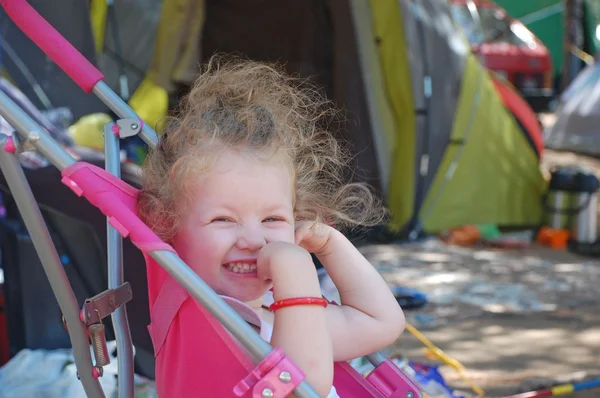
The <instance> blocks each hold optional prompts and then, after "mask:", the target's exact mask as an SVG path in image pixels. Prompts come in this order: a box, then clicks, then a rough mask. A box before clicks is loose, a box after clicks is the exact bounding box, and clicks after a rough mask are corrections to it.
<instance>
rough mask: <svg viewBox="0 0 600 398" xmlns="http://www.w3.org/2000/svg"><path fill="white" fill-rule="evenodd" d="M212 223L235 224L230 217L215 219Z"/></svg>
mask: <svg viewBox="0 0 600 398" xmlns="http://www.w3.org/2000/svg"><path fill="white" fill-rule="evenodd" d="M210 222H234V221H233V219H232V218H229V217H215V218H213V219H212V220H211V221H210Z"/></svg>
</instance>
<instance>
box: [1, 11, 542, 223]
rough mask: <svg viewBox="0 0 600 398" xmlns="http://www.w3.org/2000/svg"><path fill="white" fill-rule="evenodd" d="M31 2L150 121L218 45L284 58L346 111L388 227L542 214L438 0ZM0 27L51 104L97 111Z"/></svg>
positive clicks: (495, 107) (526, 152) (480, 75)
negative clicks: (383, 204) (122, 85)
mask: <svg viewBox="0 0 600 398" xmlns="http://www.w3.org/2000/svg"><path fill="white" fill-rule="evenodd" d="M30 3H31V4H32V5H33V6H34V7H35V8H36V9H38V11H39V12H40V13H41V14H42V15H43V16H44V17H46V18H47V19H48V20H49V21H50V22H51V23H52V24H53V25H54V26H55V27H57V29H58V30H59V31H61V32H63V33H64V34H65V35H66V37H67V39H69V40H71V41H73V42H74V43H75V44H76V45H77V47H78V48H79V49H80V50H81V51H82V52H83V53H84V54H86V56H88V57H89V58H90V59H94V62H96V63H97V64H98V65H99V66H100V67H101V69H102V70H103V71H104V72H105V74H106V81H107V83H108V84H109V85H110V86H112V87H113V88H114V89H115V91H116V92H121V90H120V88H119V81H122V79H120V78H119V76H126V77H127V78H128V90H123V92H129V93H131V98H129V101H130V103H131V104H132V105H133V106H134V108H135V109H136V110H137V111H138V112H139V113H140V114H141V115H143V116H144V117H145V118H146V119H147V120H148V121H150V123H152V124H155V123H156V122H157V121H158V120H159V119H160V117H161V116H163V114H164V112H165V111H166V103H167V102H166V98H167V97H169V96H170V97H174V96H176V94H177V93H178V92H180V91H185V89H186V86H187V85H188V84H189V83H190V82H191V81H192V80H193V77H194V75H195V72H196V70H197V65H198V62H199V61H203V60H206V59H207V58H208V57H210V55H211V54H213V53H214V52H217V51H218V52H236V53H243V54H245V55H247V56H248V57H250V58H252V59H256V60H260V61H278V62H282V63H284V64H285V66H286V68H287V69H288V70H289V71H290V72H292V73H296V74H299V75H300V76H304V77H309V78H311V79H313V80H314V81H315V82H316V83H317V84H319V85H321V86H322V87H324V89H325V92H326V93H327V95H328V96H329V97H330V98H331V99H332V100H333V101H334V102H335V103H336V104H337V105H338V106H340V107H342V108H344V109H345V110H346V111H347V117H348V119H349V122H348V123H346V124H345V125H343V126H340V128H339V129H337V130H336V131H334V133H335V134H337V135H338V136H339V137H340V138H343V139H346V140H349V141H350V142H351V143H352V144H353V145H354V148H355V154H356V160H357V164H356V166H357V170H358V171H357V173H356V178H357V179H359V180H363V181H367V182H369V183H371V184H372V185H374V186H375V187H376V188H377V189H378V191H379V192H380V193H381V195H382V197H383V198H385V199H386V201H387V204H388V206H389V208H390V210H391V212H392V227H393V229H397V230H404V231H407V232H408V231H413V230H415V229H416V230H418V229H421V228H422V229H423V230H425V231H429V232H436V231H440V230H443V229H446V228H450V227H455V226H461V225H465V224H472V223H495V224H498V225H510V226H519V225H535V224H538V223H539V222H540V219H541V213H542V208H541V197H542V193H543V192H544V189H545V181H544V179H543V178H542V175H541V173H540V170H539V159H538V156H537V153H536V151H535V150H534V148H533V146H532V145H531V144H530V140H529V138H528V132H526V131H524V130H523V129H522V128H520V127H519V125H518V124H517V122H516V121H515V119H514V117H513V116H512V115H511V114H510V112H509V111H508V110H507V109H506V108H505V107H504V106H503V103H502V101H501V99H500V97H499V95H498V93H497V92H496V90H495V88H494V86H493V83H492V81H491V79H490V76H489V75H488V72H487V71H486V70H485V69H484V68H483V67H482V66H481V65H480V64H479V62H478V60H477V58H476V57H475V56H474V55H473V54H472V53H471V51H470V46H469V44H468V42H467V41H466V39H465V37H464V35H463V33H462V32H461V31H460V28H459V27H458V25H457V24H456V23H455V22H454V21H453V19H452V14H451V11H450V8H449V6H448V4H447V3H446V2H444V1H437V0H435V1H434V0H420V1H416V0H400V1H398V0H371V1H363V0H360V1H359V0H331V1H328V2H323V1H317V0H314V1H301V2H300V1H291V2H282V1H280V0H263V1H261V2H259V3H256V2H245V1H233V0H204V1H202V0H177V1H175V0H174V1H168V2H167V1H164V2H163V1H160V0H130V1H126V2H125V1H123V2H121V1H118V0H117V1H115V2H114V6H113V7H114V8H112V9H111V8H109V7H108V6H107V2H106V1H104V0H92V1H91V3H90V4H91V7H88V6H87V2H81V1H77V0H55V1H53V2H51V3H50V2H47V1H43V0H30ZM111 10H112V11H114V12H115V14H114V16H115V18H110V17H109V16H110V15H111ZM67 11H68V12H67ZM114 33H117V34H116V35H115V34H114ZM3 34H4V39H6V40H7V41H10V42H11V43H13V47H14V49H15V50H16V51H17V52H18V53H19V55H20V57H21V58H22V59H23V60H25V61H26V64H27V65H28V66H29V67H30V68H31V69H32V72H33V73H34V75H36V76H38V78H39V79H40V80H41V81H40V83H41V85H42V87H44V88H46V89H47V94H48V96H49V97H50V98H51V100H52V101H53V103H54V104H55V105H56V106H60V105H68V106H74V108H75V109H76V112H75V114H76V115H77V116H78V117H79V116H82V115H84V114H87V113H91V112H98V111H103V108H102V106H100V105H99V104H98V103H97V102H94V101H91V100H90V101H87V102H86V100H81V99H82V97H84V96H85V94H84V93H82V92H81V90H79V89H78V87H77V86H75V85H74V84H70V83H69V82H68V81H67V80H68V79H64V78H63V77H64V76H63V75H61V72H60V71H58V70H56V69H52V70H51V71H52V73H51V74H50V73H48V70H49V68H53V67H52V66H49V65H48V62H47V61H46V58H45V57H44V56H43V54H41V53H40V52H39V50H38V49H37V48H36V47H35V46H34V45H32V44H31V43H30V42H29V40H28V39H27V38H25V37H23V36H22V35H20V34H19V32H18V29H16V28H15V27H14V26H10V24H9V23H7V26H5V30H4V33H3ZM114 37H120V41H121V43H120V46H117V45H116V42H115V40H114ZM3 55H4V54H3ZM2 58H3V60H5V64H4V66H5V68H6V70H7V72H8V73H9V74H10V75H11V77H12V78H13V80H14V81H15V82H16V83H17V84H18V85H19V86H20V87H21V88H22V90H23V91H24V92H29V93H31V89H30V87H29V83H28V82H27V81H26V80H25V79H22V78H21V76H20V73H19V71H18V68H17V67H16V66H15V63H14V62H13V61H11V59H10V57H5V56H3V57H2ZM36 72H37V74H36ZM31 98H32V100H35V96H34V95H33V94H32V95H31Z"/></svg>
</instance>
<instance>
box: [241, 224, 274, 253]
mask: <svg viewBox="0 0 600 398" xmlns="http://www.w3.org/2000/svg"><path fill="white" fill-rule="evenodd" d="M239 229H240V233H239V235H238V239H237V242H236V247H237V248H238V249H240V250H249V251H257V250H260V249H261V248H262V247H263V246H264V245H265V244H266V243H267V240H266V239H265V235H264V232H263V231H262V228H261V227H260V225H255V223H249V224H246V225H242V226H240V227H239Z"/></svg>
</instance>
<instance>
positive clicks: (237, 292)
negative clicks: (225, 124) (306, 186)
mask: <svg viewBox="0 0 600 398" xmlns="http://www.w3.org/2000/svg"><path fill="white" fill-rule="evenodd" d="M291 178H292V177H291V175H290V169H289V167H288V166H287V164H286V163H285V162H284V161H283V160H281V158H280V157H279V156H278V157H276V158H274V159H272V160H268V161H261V160H258V159H256V158H249V157H248V156H246V155H243V154H240V153H239V152H234V151H225V152H223V153H222V154H220V155H219V157H218V159H217V161H216V162H215V165H214V167H213V168H212V170H211V171H210V172H208V173H207V174H204V175H202V176H201V177H200V180H199V182H200V185H199V188H198V189H197V190H196V191H195V193H194V197H193V202H192V203H191V205H189V207H188V209H189V213H188V214H186V218H185V219H184V221H183V222H182V224H181V228H180V229H179V231H178V233H177V235H176V236H175V238H174V240H173V245H174V248H175V250H176V251H177V253H178V254H179V256H180V257H181V258H182V259H183V260H184V261H185V262H186V263H187V264H189V265H190V267H191V268H192V269H193V270H194V271H195V272H196V273H197V274H198V275H200V277H201V278H202V279H203V280H204V281H205V282H206V283H208V284H209V285H210V286H211V287H212V288H213V289H214V290H215V291H216V292H217V293H219V294H222V295H226V296H230V297H234V298H237V299H239V300H241V301H251V300H255V299H257V298H259V297H260V296H262V295H263V294H264V292H265V291H266V290H267V289H268V288H269V287H270V282H269V281H265V280H261V279H259V278H257V276H256V258H257V256H258V252H259V251H260V249H261V248H262V247H263V246H264V245H265V244H266V243H268V242H274V241H284V242H294V209H293V189H292V180H291Z"/></svg>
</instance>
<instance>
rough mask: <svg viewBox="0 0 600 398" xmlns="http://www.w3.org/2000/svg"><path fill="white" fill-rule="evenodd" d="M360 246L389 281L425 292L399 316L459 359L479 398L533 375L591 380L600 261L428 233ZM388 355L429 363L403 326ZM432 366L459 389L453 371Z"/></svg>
mask: <svg viewBox="0 0 600 398" xmlns="http://www.w3.org/2000/svg"><path fill="white" fill-rule="evenodd" d="M363 251H364V252H365V254H366V255H367V257H369V258H370V259H371V260H372V261H373V263H374V264H375V265H376V267H378V268H379V269H380V272H381V273H382V274H383V275H384V276H385V277H386V279H387V280H388V281H389V282H391V283H392V284H393V285H400V286H407V287H413V288H416V289H418V290H419V291H420V292H423V293H426V294H427V295H428V296H429V304H427V306H426V307H424V308H422V309H417V310H414V311H412V310H407V311H406V313H407V319H408V322H409V323H410V324H411V325H413V326H415V327H416V328H417V329H418V330H419V331H420V332H422V333H423V334H424V335H425V336H426V337H427V338H428V339H430V340H431V341H432V342H433V343H434V344H435V345H436V346H438V347H439V348H440V349H442V350H443V351H444V352H445V353H447V354H448V355H449V356H450V357H452V358H454V359H457V360H458V361H460V362H461V363H462V364H463V365H464V366H465V367H466V368H467V375H468V376H469V377H470V378H472V379H473V381H474V382H475V383H476V384H477V385H479V386H480V387H482V388H483V389H484V390H485V391H486V395H485V396H486V397H504V396H508V395H511V394H516V393H520V392H525V391H528V390H529V389H526V390H523V389H524V388H525V387H526V386H527V385H530V386H531V385H535V382H536V381H537V380H538V379H542V382H546V380H550V382H554V381H556V382H559V381H562V382H577V381H580V380H589V379H593V378H594V376H598V377H599V378H600V361H599V360H598V359H599V358H600V313H599V312H598V310H597V304H596V302H597V297H598V293H599V291H600V284H599V282H600V261H598V260H591V259H588V258H585V257H580V256H576V255H573V254H571V253H568V252H562V251H560V252H557V251H554V250H550V249H545V248H540V247H531V248H527V249H524V250H498V249H483V248H482V249H470V248H455V247H447V246H445V245H444V244H443V243H441V242H439V241H436V240H431V241H428V242H421V243H415V244H411V245H406V246H405V245H398V246H393V245H391V246H390V245H379V246H370V247H367V248H364V249H363ZM394 355H396V356H399V355H402V356H405V357H408V358H410V359H411V360H414V361H419V362H425V363H436V362H432V361H431V360H430V359H429V358H427V356H426V355H425V350H424V346H423V345H422V344H421V343H420V342H419V340H417V338H415V337H414V336H413V335H411V334H410V333H409V332H408V331H406V332H405V333H404V334H403V335H402V336H401V338H400V339H399V340H398V341H397V344H396V345H395V347H394ZM440 370H441V371H442V373H443V374H444V377H445V378H446V380H447V381H448V382H449V384H450V385H451V386H452V387H454V388H457V389H459V390H460V391H461V392H463V391H464V392H468V390H465V389H466V388H468V386H467V384H466V383H464V382H463V381H461V380H460V378H459V377H458V375H457V373H455V372H454V371H452V370H451V369H450V368H448V367H442V368H440ZM532 383H534V384H532ZM542 385H543V384H542ZM569 396H570V397H575V398H591V397H598V396H600V392H598V390H590V391H582V392H578V393H576V394H571V395H569Z"/></svg>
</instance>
